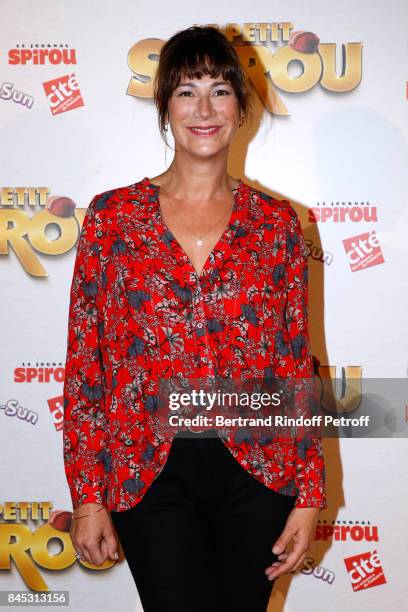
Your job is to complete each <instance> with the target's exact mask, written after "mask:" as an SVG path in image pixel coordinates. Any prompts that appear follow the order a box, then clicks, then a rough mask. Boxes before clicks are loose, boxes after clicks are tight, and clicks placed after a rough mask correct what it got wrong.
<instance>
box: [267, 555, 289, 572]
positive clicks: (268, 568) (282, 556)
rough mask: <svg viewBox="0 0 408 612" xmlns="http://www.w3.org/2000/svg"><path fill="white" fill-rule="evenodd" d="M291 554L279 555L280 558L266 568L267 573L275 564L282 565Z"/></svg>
mask: <svg viewBox="0 0 408 612" xmlns="http://www.w3.org/2000/svg"><path fill="white" fill-rule="evenodd" d="M288 556H289V553H286V552H285V553H282V554H281V555H279V556H278V559H277V560H275V561H274V562H273V563H271V564H270V565H269V566H268V567H267V568H266V570H265V572H266V573H268V571H271V569H272V567H273V566H280V564H281V562H282V561H285V560H286V559H287V558H288Z"/></svg>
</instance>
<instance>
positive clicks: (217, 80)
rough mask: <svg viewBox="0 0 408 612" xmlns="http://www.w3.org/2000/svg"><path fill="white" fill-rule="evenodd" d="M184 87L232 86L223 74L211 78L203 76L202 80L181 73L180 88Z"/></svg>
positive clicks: (206, 75) (207, 75)
mask: <svg viewBox="0 0 408 612" xmlns="http://www.w3.org/2000/svg"><path fill="white" fill-rule="evenodd" d="M182 85H190V86H192V87H200V86H208V85H231V82H230V81H228V80H227V79H224V78H223V76H222V74H219V75H217V76H215V77H211V76H210V75H209V74H203V75H202V76H201V78H197V77H189V76H188V75H187V74H185V73H181V75H180V80H179V84H178V87H181V86H182Z"/></svg>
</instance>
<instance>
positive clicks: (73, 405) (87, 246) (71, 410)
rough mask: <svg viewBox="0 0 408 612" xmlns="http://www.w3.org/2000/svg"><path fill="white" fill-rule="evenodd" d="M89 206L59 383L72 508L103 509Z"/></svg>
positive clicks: (95, 270)
mask: <svg viewBox="0 0 408 612" xmlns="http://www.w3.org/2000/svg"><path fill="white" fill-rule="evenodd" d="M96 205H97V197H96V196H95V197H94V198H93V200H92V202H91V203H90V205H89V207H88V209H87V211H86V213H85V217H84V221H83V225H82V229H81V233H80V236H79V241H78V247H77V254H76V259H75V264H74V271H73V277H72V283H71V290H70V303H69V315H68V339H67V352H66V363H65V380H64V390H63V397H64V426H63V452H64V468H65V473H66V477H67V481H68V485H69V488H70V493H71V498H72V503H73V508H74V509H75V508H76V507H77V506H78V505H79V504H84V503H89V502H94V503H102V504H104V505H105V501H106V474H105V469H106V467H107V463H108V462H107V458H106V454H105V450H104V447H105V442H106V436H107V419H106V413H105V392H104V387H105V385H104V378H103V369H102V363H101V353H100V346H99V336H100V333H101V332H102V331H103V322H102V320H101V314H100V309H99V308H98V296H99V291H100V276H101V275H100V259H99V257H100V253H99V248H100V246H99V245H100V240H99V239H98V227H97V220H96V213H95V207H96Z"/></svg>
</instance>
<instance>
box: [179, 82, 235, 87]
mask: <svg viewBox="0 0 408 612" xmlns="http://www.w3.org/2000/svg"><path fill="white" fill-rule="evenodd" d="M183 85H191V87H197V85H196V83H193V82H192V81H184V82H183V83H179V84H178V86H177V87H182V86H183ZM217 85H230V86H231V83H229V82H228V81H215V82H214V83H212V84H211V87H217Z"/></svg>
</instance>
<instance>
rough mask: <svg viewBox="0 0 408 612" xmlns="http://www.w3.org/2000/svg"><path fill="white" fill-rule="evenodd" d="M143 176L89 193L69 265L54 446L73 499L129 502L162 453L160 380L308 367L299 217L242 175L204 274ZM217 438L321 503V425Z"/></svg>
mask: <svg viewBox="0 0 408 612" xmlns="http://www.w3.org/2000/svg"><path fill="white" fill-rule="evenodd" d="M159 190H160V188H159V186H158V185H154V184H153V183H152V182H151V181H150V179H149V178H148V177H145V178H143V179H141V180H139V181H138V182H136V183H133V184H131V185H129V186H126V187H120V188H117V189H114V190H112V191H106V192H104V193H101V194H99V195H96V196H95V197H94V198H93V199H92V201H91V203H90V205H89V207H88V209H87V211H86V214H85V217H84V222H83V225H82V230H81V233H80V237H79V241H78V248H77V255H76V260H75V265H74V271H73V277H72V283H71V290H70V304H69V317H68V339H67V354H66V367H65V381H64V390H63V395H64V428H63V443H64V447H63V452H64V466H65V473H66V477H67V481H68V485H69V488H70V493H71V497H72V501H73V507H74V509H75V508H76V507H77V506H78V505H79V504H84V503H88V502H96V503H101V504H103V505H105V506H106V507H107V509H108V510H115V511H121V510H127V509H129V508H131V507H132V506H135V505H136V504H137V503H138V502H139V501H141V499H142V498H143V496H144V494H145V493H146V491H147V489H148V488H149V487H150V485H151V484H152V482H153V481H154V479H155V478H156V477H157V476H158V474H159V473H160V471H161V470H162V469H163V467H164V464H165V462H166V460H167V457H168V454H169V451H170V448H171V444H172V438H171V437H167V436H164V435H162V433H161V431H160V427H158V417H157V392H158V385H159V382H160V380H162V379H166V378H168V377H175V376H177V373H179V374H180V372H182V373H183V375H184V376H187V377H194V378H198V377H200V378H201V377H204V378H205V377H206V376H214V374H216V375H217V376H220V377H226V378H231V377H232V378H238V379H241V380H242V381H244V380H246V379H248V378H252V379H258V378H259V379H262V378H263V377H264V376H265V374H266V373H269V374H270V373H271V372H273V375H275V376H278V377H289V376H302V377H303V376H306V377H310V376H313V361H312V355H311V353H310V345H309V337H308V322H307V270H308V268H307V255H306V247H305V242H304V237H303V233H302V229H301V226H300V222H299V218H298V216H297V214H296V212H295V210H294V208H293V207H292V206H291V204H290V203H289V202H288V201H287V200H277V199H275V198H272V197H271V196H269V195H267V194H266V193H264V192H262V191H260V190H257V189H255V188H253V187H251V186H249V185H247V184H246V183H245V182H243V181H242V180H240V181H239V184H238V185H237V186H236V187H235V188H234V189H233V194H234V207H233V209H232V213H231V217H230V220H229V224H228V227H227V228H226V229H225V231H224V233H223V235H222V236H221V238H220V239H219V241H218V243H217V244H216V246H215V247H214V249H213V250H212V252H211V254H210V256H209V257H208V259H207V261H206V263H205V265H204V268H203V270H202V273H201V274H200V275H198V274H197V272H196V271H195V269H194V267H193V265H192V263H191V261H190V259H189V258H188V257H187V255H186V254H185V252H184V250H183V249H182V247H181V246H180V244H179V243H178V242H177V240H176V239H175V237H174V236H173V234H172V233H171V231H170V230H169V228H168V227H167V226H166V224H165V223H164V221H163V219H162V217H161V212H160V205H159V204H160V203H159ZM238 433H239V431H238V432H236V433H235V434H234V435H230V436H225V437H222V438H221V439H222V441H223V443H224V444H225V445H226V447H227V448H228V450H229V451H230V452H231V454H232V456H233V457H234V458H235V459H236V460H237V461H238V462H239V463H240V465H241V466H242V467H243V468H244V469H245V470H247V471H248V472H249V473H250V474H251V475H252V476H253V477H254V478H256V479H258V480H259V481H260V482H262V483H264V484H265V485H266V486H267V487H270V488H271V489H274V490H275V491H277V492H279V493H282V494H285V495H291V496H296V500H295V507H299V508H300V507H313V506H314V507H320V508H326V507H327V502H326V491H325V465H324V458H323V454H322V446H321V438H320V436H317V435H316V436H312V437H310V436H309V437H303V438H298V437H296V438H294V439H293V440H291V441H287V442H285V443H283V442H282V443H280V442H277V441H276V440H274V439H271V438H267V437H266V438H257V439H251V437H250V436H249V437H248V436H239V435H238Z"/></svg>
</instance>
